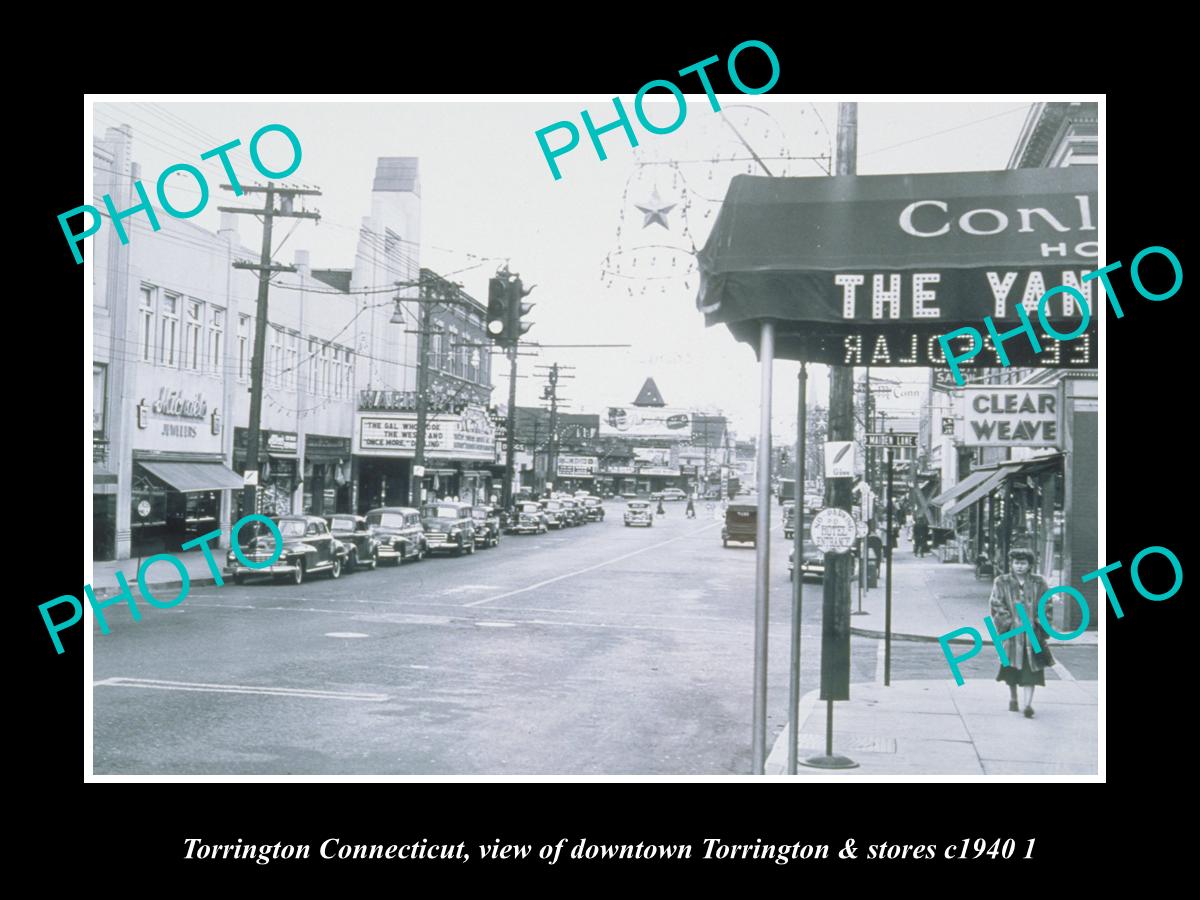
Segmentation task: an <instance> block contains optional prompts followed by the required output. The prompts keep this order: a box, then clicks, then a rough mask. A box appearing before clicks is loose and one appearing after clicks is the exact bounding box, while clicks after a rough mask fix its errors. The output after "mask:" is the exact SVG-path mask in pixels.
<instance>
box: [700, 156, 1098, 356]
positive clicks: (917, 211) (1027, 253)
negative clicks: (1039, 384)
mask: <svg viewBox="0 0 1200 900" xmlns="http://www.w3.org/2000/svg"><path fill="white" fill-rule="evenodd" d="M1096 179H1097V176H1096V169H1095V168H1093V167H1085V166H1077V167H1068V168H1057V169H1012V170H1008V171H1003V172H958V173H948V174H933V175H841V176H834V177H821V178H759V177H755V176H749V175H738V176H736V177H734V179H733V181H732V182H731V183H730V186H729V191H728V193H727V194H726V196H725V201H724V203H723V204H722V207H721V211H720V214H719V215H718V216H717V221H716V224H715V225H714V226H713V230H712V233H711V235H710V236H709V239H708V242H707V244H706V245H705V247H704V249H703V250H702V251H701V253H700V256H699V259H700V268H701V276H702V277H701V285H700V294H699V296H698V298H697V301H696V302H697V306H698V307H699V309H700V310H701V311H702V312H704V314H705V321H706V323H707V324H708V325H715V324H718V323H724V324H726V325H727V326H728V327H729V329H730V331H731V332H732V333H733V335H734V337H736V338H737V339H738V340H741V341H745V342H747V343H749V344H751V345H753V346H755V347H757V344H758V336H759V330H760V329H759V325H760V323H761V322H763V321H764V320H771V321H773V322H775V355H776V358H782V359H804V360H807V361H809V362H819V363H826V364H831V365H851V366H862V365H879V366H944V365H945V364H946V356H945V352H944V351H943V349H942V347H941V345H940V344H939V341H938V337H939V336H940V335H942V334H946V333H947V332H949V331H952V330H953V329H954V328H956V327H961V326H966V325H978V322H979V320H980V319H981V318H982V317H983V316H985V315H990V316H992V318H993V319H995V320H996V321H997V322H999V321H1001V320H1006V321H1007V322H1010V323H1011V325H1012V326H1019V325H1020V324H1021V320H1020V318H1019V315H1018V313H1017V312H1016V308H1017V306H1018V305H1021V306H1023V307H1024V309H1025V310H1026V311H1028V312H1030V314H1031V315H1032V314H1033V311H1034V310H1036V308H1037V303H1038V301H1039V300H1040V299H1041V297H1042V295H1043V294H1045V293H1046V291H1047V290H1048V289H1049V288H1051V287H1053V286H1055V285H1068V286H1070V287H1073V288H1075V289H1076V290H1078V291H1079V292H1080V293H1081V294H1082V295H1083V297H1084V298H1085V299H1086V300H1087V302H1088V304H1089V305H1090V306H1092V307H1093V311H1094V302H1093V298H1094V296H1095V288H1094V287H1093V285H1094V283H1095V282H1094V281H1084V280H1083V276H1084V274H1085V273H1087V272H1090V271H1092V270H1094V269H1095V268H1096V260H1097V253H1098V244H1097V240H1098V234H1097V230H1096V224H1095V209H1096V196H1097V180H1096ZM1049 305H1050V309H1049V310H1048V312H1047V319H1048V321H1049V322H1050V323H1051V325H1052V326H1053V327H1054V328H1055V329H1057V330H1058V331H1059V332H1060V333H1062V334H1069V333H1071V332H1073V331H1074V330H1075V329H1076V328H1077V327H1078V325H1079V323H1080V321H1081V318H1082V316H1081V311H1080V309H1079V308H1078V305H1077V301H1076V299H1075V298H1074V297H1073V296H1072V295H1071V294H1069V293H1065V292H1063V293H1059V294H1056V295H1055V296H1054V297H1053V298H1052V300H1051V301H1050V304H1049ZM1035 328H1036V329H1037V330H1038V331H1039V332H1040V335H1039V341H1040V345H1041V347H1042V350H1041V351H1040V352H1035V351H1034V350H1033V349H1032V347H1030V346H1029V344H1028V342H1025V343H1024V346H1017V342H1015V341H1010V342H1009V346H1007V347H1006V348H1005V349H1006V350H1007V351H1008V356H1009V357H1010V358H1011V359H1012V362H1013V364H1016V365H1032V366H1047V367H1059V368H1076V367H1078V368H1096V367H1097V366H1098V364H1099V363H1098V357H1097V353H1096V341H1095V328H1096V316H1094V315H1093V316H1092V317H1091V321H1090V323H1089V326H1088V329H1087V330H1086V331H1084V332H1083V334H1082V335H1081V336H1080V337H1078V338H1076V339H1075V340H1071V341H1059V340H1056V339H1054V338H1053V337H1051V336H1049V335H1046V334H1045V333H1044V332H1043V331H1042V329H1041V328H1040V327H1037V323H1036V320H1035ZM1042 338H1044V339H1042ZM956 341H957V342H958V344H961V345H962V346H961V349H960V348H959V347H958V344H956V345H955V346H953V347H952V349H953V350H954V351H955V352H956V353H965V351H966V350H967V349H968V348H969V345H970V339H969V337H967V336H963V337H962V338H961V339H957V338H956ZM1018 354H1021V358H1019V359H1018V358H1017V355H1018ZM971 361H972V363H973V364H975V365H978V366H998V365H1001V364H1002V360H1001V359H1000V357H999V356H998V355H997V353H996V348H995V347H994V346H993V345H992V344H991V342H990V341H989V342H988V343H987V345H986V346H985V348H984V349H983V351H981V352H980V354H979V355H978V356H976V357H974V358H973V359H972V360H971Z"/></svg>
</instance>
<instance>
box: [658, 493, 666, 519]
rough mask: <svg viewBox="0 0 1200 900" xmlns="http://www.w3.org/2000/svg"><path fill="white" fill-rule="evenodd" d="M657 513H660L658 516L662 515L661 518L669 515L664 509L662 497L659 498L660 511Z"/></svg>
mask: <svg viewBox="0 0 1200 900" xmlns="http://www.w3.org/2000/svg"><path fill="white" fill-rule="evenodd" d="M657 512H658V515H660V516H665V515H666V514H667V511H666V510H665V509H663V505H662V497H661V496H659V498H658V510H657Z"/></svg>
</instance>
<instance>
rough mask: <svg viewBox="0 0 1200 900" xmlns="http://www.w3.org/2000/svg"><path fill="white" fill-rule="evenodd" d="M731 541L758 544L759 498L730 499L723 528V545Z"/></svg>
mask: <svg viewBox="0 0 1200 900" xmlns="http://www.w3.org/2000/svg"><path fill="white" fill-rule="evenodd" d="M730 541H735V542H737V543H739V544H754V545H755V546H758V499H757V498H756V497H747V498H745V499H744V500H741V499H739V500H730V501H729V506H727V507H726V508H725V525H724V527H722V528H721V546H723V547H728V546H729V542H730Z"/></svg>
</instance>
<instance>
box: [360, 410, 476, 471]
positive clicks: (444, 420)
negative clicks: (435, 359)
mask: <svg viewBox="0 0 1200 900" xmlns="http://www.w3.org/2000/svg"><path fill="white" fill-rule="evenodd" d="M355 419H356V426H357V427H356V428H355V434H356V435H357V447H356V448H355V452H356V453H359V454H361V455H364V456H400V457H411V456H413V455H414V454H415V453H416V448H417V415H416V413H398V414H395V415H390V416H388V415H380V416H370V415H362V414H358V415H356V416H355ZM425 453H426V455H427V456H433V457H441V458H445V459H477V460H492V459H494V458H495V455H496V432H495V429H494V428H493V427H492V422H491V419H490V418H489V416H488V414H487V412H486V411H485V410H482V409H477V408H475V407H468V408H467V409H465V410H463V412H462V413H461V414H460V415H457V416H444V415H443V416H427V417H426V419H425Z"/></svg>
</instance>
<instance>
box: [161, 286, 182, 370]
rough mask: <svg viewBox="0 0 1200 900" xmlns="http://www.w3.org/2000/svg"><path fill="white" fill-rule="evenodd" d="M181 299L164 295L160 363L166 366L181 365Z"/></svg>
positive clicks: (171, 295)
mask: <svg viewBox="0 0 1200 900" xmlns="http://www.w3.org/2000/svg"><path fill="white" fill-rule="evenodd" d="M178 342H179V298H178V297H177V296H175V295H173V294H163V301H162V341H161V342H160V344H159V353H158V361H159V362H160V363H162V364H163V365H164V366H175V365H178V364H179V360H178V359H177V356H176V355H177V354H178V352H179V347H178Z"/></svg>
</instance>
